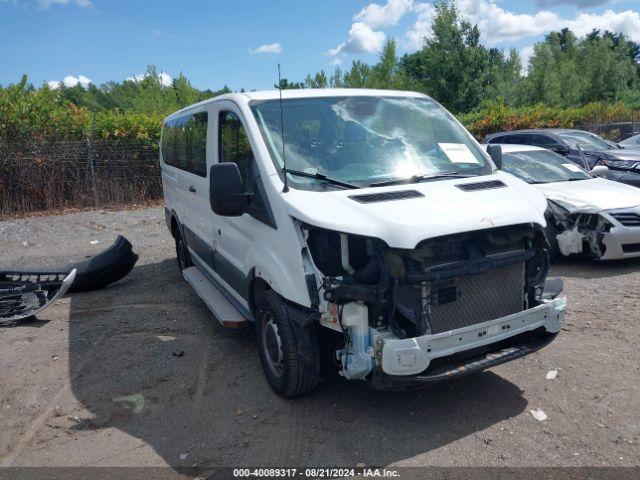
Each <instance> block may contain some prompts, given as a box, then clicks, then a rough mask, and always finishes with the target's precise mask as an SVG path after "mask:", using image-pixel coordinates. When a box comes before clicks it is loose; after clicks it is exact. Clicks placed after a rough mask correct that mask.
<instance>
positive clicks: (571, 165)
mask: <svg viewBox="0 0 640 480" xmlns="http://www.w3.org/2000/svg"><path fill="white" fill-rule="evenodd" d="M562 166H563V167H564V168H566V169H567V170H571V171H572V172H582V169H581V168H580V167H579V166H578V165H576V164H575V163H563V164H562Z"/></svg>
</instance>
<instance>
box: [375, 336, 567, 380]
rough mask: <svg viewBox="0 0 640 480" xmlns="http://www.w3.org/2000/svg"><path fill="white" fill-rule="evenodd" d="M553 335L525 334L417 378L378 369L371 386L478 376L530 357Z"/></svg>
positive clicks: (443, 362)
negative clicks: (493, 368) (527, 356)
mask: <svg viewBox="0 0 640 480" xmlns="http://www.w3.org/2000/svg"><path fill="white" fill-rule="evenodd" d="M557 335H558V334H557V333H549V332H547V331H546V330H544V329H538V330H534V331H532V332H526V333H524V334H520V335H517V336H515V337H511V338H509V339H507V340H503V341H502V342H498V343H496V344H491V345H487V346H485V347H478V348H477V349H474V350H471V351H467V352H463V353H464V355H459V354H458V355H456V354H454V355H451V356H449V357H442V358H440V359H438V361H437V362H434V365H432V366H431V367H430V368H429V369H427V370H426V371H425V372H422V373H420V374H417V375H408V376H399V375H388V374H386V373H384V372H383V371H382V370H381V369H378V370H376V371H374V372H373V375H372V385H373V387H374V388H377V389H393V388H410V387H416V386H421V385H423V386H426V385H432V384H435V383H439V382H442V381H445V380H452V379H454V378H458V377H462V376H465V375H469V374H472V373H478V372H481V371H483V370H485V369H487V368H490V367H495V366H497V365H501V364H503V363H507V362H510V361H512V360H515V359H517V358H521V357H524V356H526V355H529V354H531V353H534V352H536V351H538V350H540V349H541V348H543V347H545V346H546V345H548V344H549V343H551V342H552V341H553V340H554V339H555V338H556V337H557Z"/></svg>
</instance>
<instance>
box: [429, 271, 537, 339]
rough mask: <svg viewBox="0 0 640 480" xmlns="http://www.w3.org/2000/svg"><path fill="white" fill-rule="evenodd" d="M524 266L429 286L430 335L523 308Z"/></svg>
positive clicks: (508, 313) (484, 320) (458, 278)
mask: <svg viewBox="0 0 640 480" xmlns="http://www.w3.org/2000/svg"><path fill="white" fill-rule="evenodd" d="M524 273H525V272H524V263H517V264H515V265H509V266H507V267H501V268H496V269H493V270H489V271H487V272H484V273H479V274H476V275H464V276H461V277H457V278H454V279H452V280H449V281H446V282H441V283H432V284H431V298H432V302H431V313H430V315H429V323H430V325H431V333H432V334H436V333H442V332H447V331H449V330H455V329H458V328H463V327H467V326H469V325H475V324H478V323H483V322H486V321H489V320H495V319H496V318H500V317H504V316H506V315H511V314H513V313H517V312H521V311H522V310H523V308H524V300H525V298H524V295H525V284H524V282H525V279H524Z"/></svg>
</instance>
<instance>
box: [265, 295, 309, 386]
mask: <svg viewBox="0 0 640 480" xmlns="http://www.w3.org/2000/svg"><path fill="white" fill-rule="evenodd" d="M294 329H296V331H295V332H294ZM256 330H257V337H258V350H259V351H260V360H261V361H262V368H263V370H264V374H265V376H266V377H267V381H268V382H269V385H270V386H271V388H272V389H273V390H274V391H275V392H276V393H277V394H278V395H280V396H282V397H285V398H291V397H298V396H300V395H304V394H306V393H309V392H311V391H312V390H313V389H315V388H316V387H317V386H318V383H319V381H320V377H319V371H320V348H319V344H318V337H317V336H316V331H315V329H314V325H309V326H308V327H306V328H301V327H298V326H296V325H293V324H292V323H291V320H290V319H289V317H288V315H287V307H286V305H285V303H284V302H283V301H282V299H281V298H280V297H279V296H278V294H277V293H275V292H274V291H273V290H268V291H266V292H264V293H263V294H262V296H261V297H260V300H259V302H258V309H257V318H256ZM301 337H304V338H301ZM301 344H304V345H305V347H306V348H307V349H310V351H308V352H307V351H305V352H301V351H300V348H301ZM302 354H303V355H302Z"/></svg>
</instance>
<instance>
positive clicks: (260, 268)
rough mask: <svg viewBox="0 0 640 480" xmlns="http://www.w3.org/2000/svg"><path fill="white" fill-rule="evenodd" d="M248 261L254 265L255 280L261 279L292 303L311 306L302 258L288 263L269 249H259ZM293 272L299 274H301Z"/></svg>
mask: <svg viewBox="0 0 640 480" xmlns="http://www.w3.org/2000/svg"><path fill="white" fill-rule="evenodd" d="M247 260H248V263H249V265H254V268H253V278H261V279H262V280H264V281H265V282H267V284H268V285H269V287H270V288H271V289H273V290H274V291H275V292H276V293H277V294H278V295H280V296H281V297H282V298H284V299H286V300H288V301H290V302H293V303H296V304H298V305H301V306H304V307H310V306H311V300H310V296H309V291H308V290H307V286H306V285H307V284H306V281H305V277H304V272H303V265H302V258H299V257H296V258H295V259H291V258H290V259H289V261H288V262H287V261H284V260H282V259H280V258H278V257H277V256H276V255H274V253H273V252H271V251H270V250H268V249H267V248H264V247H258V248H256V249H255V250H254V251H253V252H251V255H250V257H249V258H248V259H247ZM294 262H295V264H293V263H294ZM296 264H297V265H296ZM291 272H299V274H292V273H291Z"/></svg>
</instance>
